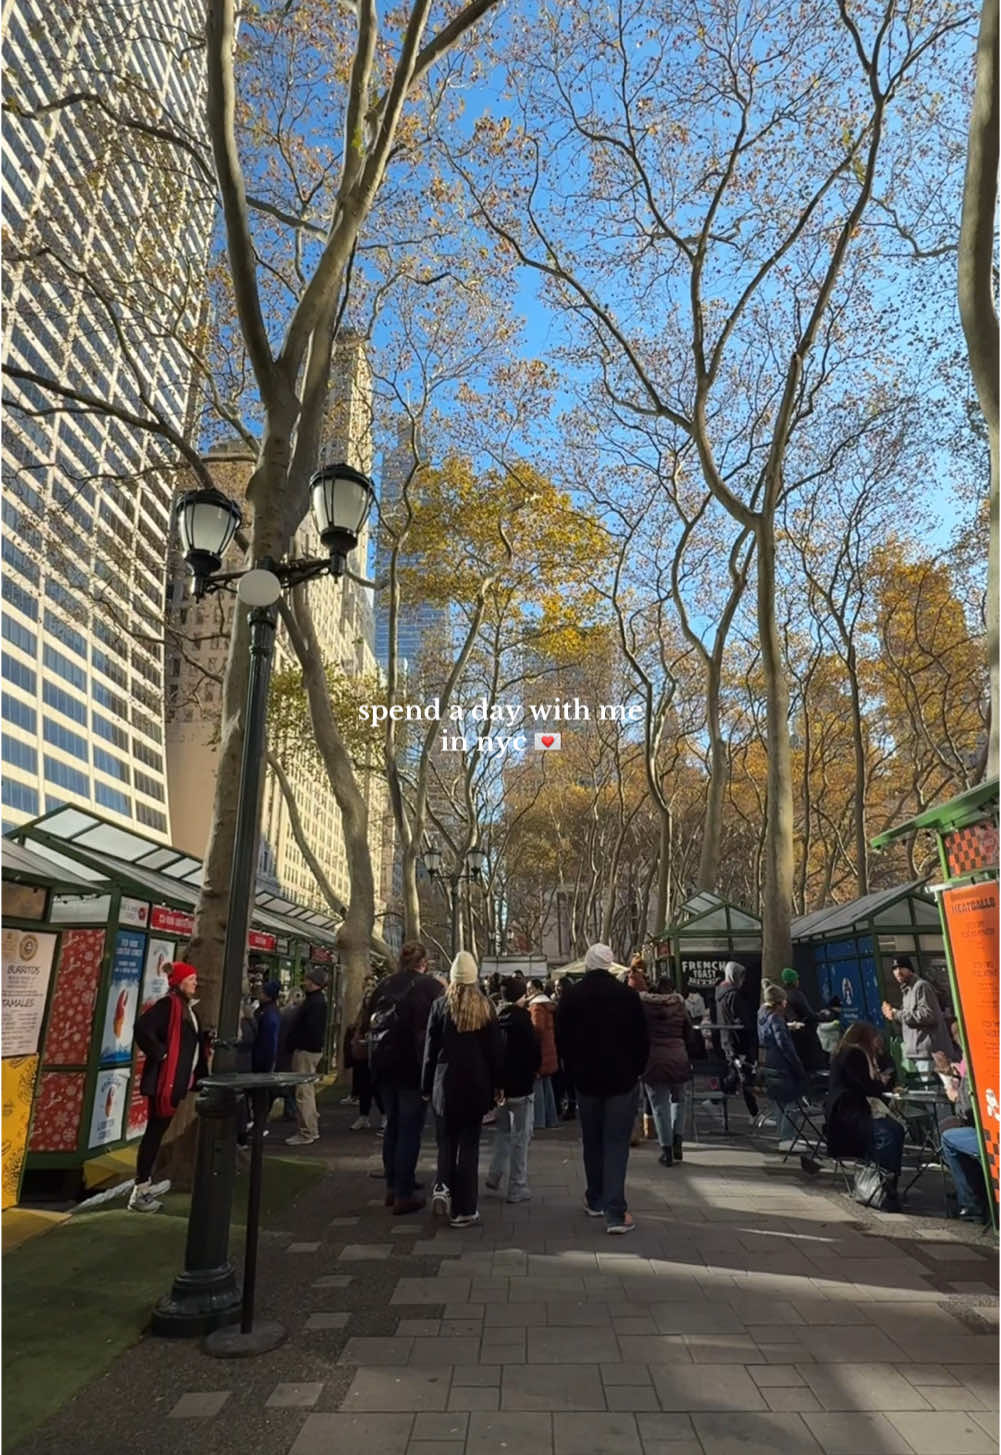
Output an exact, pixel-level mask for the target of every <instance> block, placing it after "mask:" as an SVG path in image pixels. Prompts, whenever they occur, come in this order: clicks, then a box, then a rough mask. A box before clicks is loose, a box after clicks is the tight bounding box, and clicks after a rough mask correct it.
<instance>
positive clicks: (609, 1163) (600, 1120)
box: [577, 1086, 639, 1226]
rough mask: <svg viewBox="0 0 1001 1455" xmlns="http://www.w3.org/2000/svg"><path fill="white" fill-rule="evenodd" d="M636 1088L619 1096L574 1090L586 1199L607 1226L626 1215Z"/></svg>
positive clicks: (636, 1098)
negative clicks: (590, 1093)
mask: <svg viewBox="0 0 1001 1455" xmlns="http://www.w3.org/2000/svg"><path fill="white" fill-rule="evenodd" d="M638 1104H639V1102H638V1097H637V1091H636V1087H635V1086H634V1087H633V1089H632V1090H631V1091H623V1092H620V1093H619V1095H618V1096H587V1095H585V1093H584V1092H583V1091H580V1090H578V1092H577V1116H578V1118H579V1120H580V1139H581V1144H582V1146H583V1149H584V1172H585V1174H586V1176H587V1201H588V1205H589V1206H590V1207H592V1208H594V1209H595V1210H598V1209H599V1208H600V1209H601V1211H602V1212H603V1213H604V1214H605V1219H606V1221H607V1222H608V1224H609V1226H611V1225H612V1224H614V1223H621V1222H622V1221H623V1219H624V1218H625V1215H626V1166H627V1164H628V1162H629V1138H630V1137H631V1136H632V1131H633V1122H634V1121H635V1119H636V1108H637V1106H638Z"/></svg>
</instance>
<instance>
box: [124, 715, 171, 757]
mask: <svg viewBox="0 0 1001 1455" xmlns="http://www.w3.org/2000/svg"><path fill="white" fill-rule="evenodd" d="M132 725H133V727H137V728H138V729H139V731H140V732H141V733H145V734H146V736H147V737H148V738H152V739H153V741H154V743H162V742H163V733H162V731H161V729H160V724H159V723H158V722H155V721H154V720H153V718H151V717H147V716H146V714H145V713H144V712H140V711H139V709H138V707H133V709H132ZM143 761H145V759H144V760H143Z"/></svg>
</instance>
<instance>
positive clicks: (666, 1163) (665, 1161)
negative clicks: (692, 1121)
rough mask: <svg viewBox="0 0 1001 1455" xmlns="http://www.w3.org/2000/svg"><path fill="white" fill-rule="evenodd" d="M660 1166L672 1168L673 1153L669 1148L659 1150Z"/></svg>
mask: <svg viewBox="0 0 1001 1455" xmlns="http://www.w3.org/2000/svg"><path fill="white" fill-rule="evenodd" d="M660 1165H661V1166H662V1167H673V1166H674V1151H673V1149H672V1148H671V1147H661V1149H660Z"/></svg>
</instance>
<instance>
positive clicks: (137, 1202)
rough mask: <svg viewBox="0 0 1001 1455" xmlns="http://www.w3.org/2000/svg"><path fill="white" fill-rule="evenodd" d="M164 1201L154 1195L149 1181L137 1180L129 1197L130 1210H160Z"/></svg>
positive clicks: (152, 1211)
mask: <svg viewBox="0 0 1001 1455" xmlns="http://www.w3.org/2000/svg"><path fill="white" fill-rule="evenodd" d="M162 1206H163V1203H162V1202H160V1200H159V1198H156V1197H154V1196H153V1194H152V1191H151V1189H150V1184H149V1183H148V1182H137V1183H136V1185H135V1187H133V1189H132V1193H131V1195H130V1197H129V1212H143V1213H155V1212H159V1210H160V1208H161V1207H162Z"/></svg>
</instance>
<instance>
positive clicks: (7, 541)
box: [2, 536, 39, 613]
mask: <svg viewBox="0 0 1001 1455" xmlns="http://www.w3.org/2000/svg"><path fill="white" fill-rule="evenodd" d="M2 551H3V559H4V560H5V561H6V562H7V565H8V566H10V568H11V570H13V571H16V572H17V573H18V575H20V576H23V577H24V579H25V580H26V581H30V582H31V584H32V586H35V587H37V586H38V579H39V576H38V567H37V566H36V565H35V563H34V561H33V560H32V559H31V557H30V556H28V555H25V553H24V551H22V550H21V549H20V548H19V547H18V546H15V544H14V542H13V541H12V540H11V538H10V536H4V538H3V548H2ZM36 613H37V608H36Z"/></svg>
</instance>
